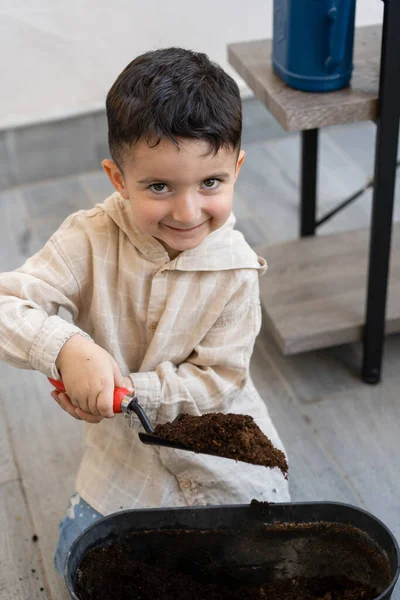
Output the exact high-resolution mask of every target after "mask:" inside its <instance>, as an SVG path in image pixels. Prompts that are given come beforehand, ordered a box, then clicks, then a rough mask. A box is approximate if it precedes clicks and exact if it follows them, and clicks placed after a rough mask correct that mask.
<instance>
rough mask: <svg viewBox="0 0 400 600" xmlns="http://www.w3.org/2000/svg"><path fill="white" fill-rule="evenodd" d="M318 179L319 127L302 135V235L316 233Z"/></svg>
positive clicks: (303, 132)
mask: <svg viewBox="0 0 400 600" xmlns="http://www.w3.org/2000/svg"><path fill="white" fill-rule="evenodd" d="M317 181H318V129H309V130H305V131H302V135H301V197H300V235H301V237H305V236H308V235H315V230H316V210H317Z"/></svg>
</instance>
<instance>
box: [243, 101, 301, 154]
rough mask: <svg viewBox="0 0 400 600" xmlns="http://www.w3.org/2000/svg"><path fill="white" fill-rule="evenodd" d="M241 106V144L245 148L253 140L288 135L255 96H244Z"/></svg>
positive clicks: (257, 140)
mask: <svg viewBox="0 0 400 600" xmlns="http://www.w3.org/2000/svg"><path fill="white" fill-rule="evenodd" d="M242 106H243V131H242V145H243V147H244V148H245V149H246V147H247V146H248V144H252V143H254V142H259V141H261V140H271V139H276V138H280V137H285V136H287V135H290V134H289V133H288V132H287V131H285V130H284V129H283V127H281V125H279V123H278V122H277V121H276V119H274V117H273V116H272V115H271V113H270V112H269V111H268V110H267V109H266V108H265V106H264V105H263V104H262V103H261V102H260V101H259V100H258V99H257V98H255V97H253V98H245V99H244V100H243V102H242Z"/></svg>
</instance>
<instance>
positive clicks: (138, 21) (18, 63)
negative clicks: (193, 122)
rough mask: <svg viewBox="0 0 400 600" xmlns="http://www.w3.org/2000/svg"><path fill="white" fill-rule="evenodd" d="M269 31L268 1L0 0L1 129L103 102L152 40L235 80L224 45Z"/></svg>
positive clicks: (370, 6)
mask: <svg viewBox="0 0 400 600" xmlns="http://www.w3.org/2000/svg"><path fill="white" fill-rule="evenodd" d="M299 1H300V0H299ZM357 4H358V5H357V23H358V24H370V23H377V22H380V21H381V18H382V17H381V15H382V5H383V3H382V2H381V0H358V3H357ZM271 34H272V0H169V2H167V1H165V0H68V1H66V0H63V1H62V0H34V1H32V0H0V53H1V56H2V65H1V79H0V81H1V84H0V86H1V93H0V128H4V127H9V126H12V125H21V124H25V123H31V122H38V121H43V120H49V119H53V118H59V117H64V116H68V115H71V114H76V113H83V112H86V111H90V110H93V109H96V108H100V107H103V106H104V100H105V95H106V92H107V90H108V89H109V87H110V86H111V84H112V83H113V81H114V80H115V78H116V76H117V75H118V73H119V72H120V71H121V70H122V68H123V67H124V66H125V65H126V64H127V63H128V62H129V61H130V60H132V58H134V57H135V56H136V55H137V54H140V53H142V52H144V51H146V50H149V49H154V48H157V47H163V46H171V45H176V46H183V47H187V48H192V49H194V50H198V51H203V52H206V53H207V54H208V55H209V56H210V58H212V59H213V60H215V61H217V62H219V63H220V64H221V65H222V66H223V67H224V68H226V69H227V70H228V71H229V72H230V73H231V74H232V75H234V76H235V77H236V79H237V80H238V81H239V79H238V77H237V76H236V74H235V73H234V71H233V70H231V69H230V67H229V65H228V64H227V61H226V45H227V44H228V43H230V42H236V41H243V40H251V39H259V38H266V37H271ZM239 83H240V82H239Z"/></svg>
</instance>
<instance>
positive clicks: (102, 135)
mask: <svg viewBox="0 0 400 600" xmlns="http://www.w3.org/2000/svg"><path fill="white" fill-rule="evenodd" d="M88 118H90V129H91V138H92V146H93V149H94V154H95V158H96V161H97V164H96V165H95V167H92V168H95V169H100V168H101V166H100V165H101V161H102V160H103V159H105V158H111V156H110V150H109V148H108V125H107V116H106V111H105V110H100V111H97V112H94V113H92V114H91V115H88ZM92 168H90V167H88V168H87V169H85V171H90V170H92Z"/></svg>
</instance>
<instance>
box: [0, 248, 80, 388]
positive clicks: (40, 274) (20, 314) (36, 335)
mask: <svg viewBox="0 0 400 600" xmlns="http://www.w3.org/2000/svg"><path fill="white" fill-rule="evenodd" d="M79 294H80V290H79V285H78V283H77V281H76V279H75V277H74V275H73V274H72V272H71V270H70V268H69V267H68V265H67V263H66V261H65V259H64V258H63V257H62V256H61V254H60V252H59V251H58V250H57V247H56V245H55V243H54V240H53V239H50V240H49V241H48V242H47V244H46V245H45V246H44V247H43V249H42V250H41V251H40V252H38V253H37V254H35V255H34V256H32V257H31V258H29V259H28V260H27V261H26V263H25V264H24V265H23V266H22V267H21V268H20V269H17V270H16V271H12V272H9V273H1V274H0V359H2V360H4V361H5V362H8V363H9V364H11V365H12V366H15V367H18V368H22V369H36V370H38V371H41V372H42V373H44V374H45V375H47V376H48V377H53V378H56V379H57V378H58V377H59V373H58V371H57V368H56V366H55V360H56V358H57V356H58V353H59V351H60V349H61V348H62V346H63V345H64V344H65V342H66V341H67V340H68V339H69V338H70V337H71V336H72V335H74V334H75V333H79V334H81V335H83V336H84V337H86V338H88V339H90V337H89V336H88V335H87V334H86V333H84V332H83V331H82V330H81V329H80V328H79V327H76V326H75V325H72V324H71V323H69V322H67V321H65V320H64V319H62V318H61V317H59V316H58V315H57V313H58V310H59V308H60V307H63V308H65V309H66V310H67V311H69V312H70V313H71V315H72V317H73V318H74V320H75V319H77V318H78V313H79V310H78V306H79Z"/></svg>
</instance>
